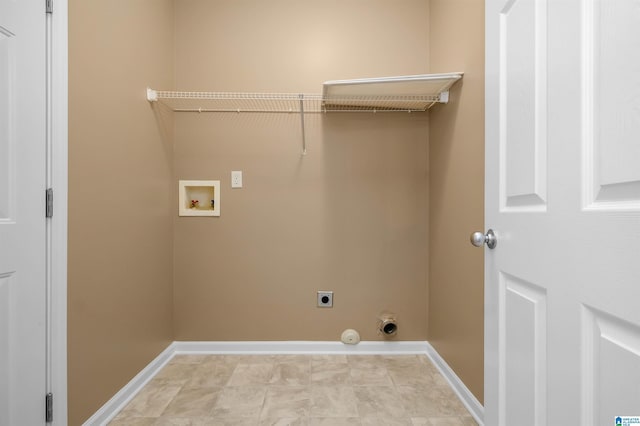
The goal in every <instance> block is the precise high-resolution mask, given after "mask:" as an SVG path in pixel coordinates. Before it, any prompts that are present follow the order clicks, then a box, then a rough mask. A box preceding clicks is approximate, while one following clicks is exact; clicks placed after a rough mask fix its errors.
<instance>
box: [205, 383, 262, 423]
mask: <svg viewBox="0 0 640 426" xmlns="http://www.w3.org/2000/svg"><path fill="white" fill-rule="evenodd" d="M266 392H267V388H266V387H249V386H237V387H232V386H228V387H226V388H224V389H223V390H222V393H221V394H220V396H219V398H218V400H217V401H216V403H215V405H214V407H213V410H212V411H211V416H212V417H216V418H227V417H253V418H256V419H257V418H259V417H260V412H261V411H262V405H263V404H264V397H265V393H266Z"/></svg>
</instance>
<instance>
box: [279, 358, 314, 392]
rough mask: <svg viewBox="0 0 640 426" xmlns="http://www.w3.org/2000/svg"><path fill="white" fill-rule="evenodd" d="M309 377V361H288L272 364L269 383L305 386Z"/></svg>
mask: <svg viewBox="0 0 640 426" xmlns="http://www.w3.org/2000/svg"><path fill="white" fill-rule="evenodd" d="M310 379H311V365H310V363H309V362H304V361H303V362H300V361H288V362H280V363H277V364H275V365H274V367H273V374H272V375H271V379H269V384H270V385H287V386H306V385H308V384H309V381H310Z"/></svg>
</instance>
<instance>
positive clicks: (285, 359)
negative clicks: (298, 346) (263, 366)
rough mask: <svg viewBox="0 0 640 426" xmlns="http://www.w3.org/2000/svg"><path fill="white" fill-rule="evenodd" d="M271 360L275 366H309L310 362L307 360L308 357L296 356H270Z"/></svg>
mask: <svg viewBox="0 0 640 426" xmlns="http://www.w3.org/2000/svg"><path fill="white" fill-rule="evenodd" d="M271 359H272V360H273V362H274V363H276V364H279V363H281V362H302V363H306V364H309V363H310V362H311V360H310V359H309V355H296V354H282V355H271Z"/></svg>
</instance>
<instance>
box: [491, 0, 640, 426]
mask: <svg viewBox="0 0 640 426" xmlns="http://www.w3.org/2000/svg"><path fill="white" fill-rule="evenodd" d="M485 23H486V199H485V202H486V206H485V220H486V227H487V228H493V230H494V231H495V233H496V235H497V246H496V247H495V249H493V250H489V249H487V248H485V274H486V275H485V298H486V299H485V424H486V425H488V426H496V425H518V426H527V425H569V424H572V425H573V424H575V425H583V426H588V425H594V426H606V425H615V424H616V423H615V417H617V416H633V415H635V416H640V54H639V52H640V0H487V1H486V21H485Z"/></svg>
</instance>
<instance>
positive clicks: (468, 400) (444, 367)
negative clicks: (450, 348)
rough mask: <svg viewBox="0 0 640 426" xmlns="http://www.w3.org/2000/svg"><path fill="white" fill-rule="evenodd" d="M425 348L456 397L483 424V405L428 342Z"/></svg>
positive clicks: (480, 425)
mask: <svg viewBox="0 0 640 426" xmlns="http://www.w3.org/2000/svg"><path fill="white" fill-rule="evenodd" d="M426 346H427V350H426V355H427V356H428V357H429V359H431V362H433V364H434V365H435V366H436V368H437V369H438V370H439V371H440V374H442V375H443V376H444V378H445V379H446V381H447V382H449V385H450V386H451V388H452V389H453V391H454V392H455V393H456V395H458V398H460V400H461V401H462V403H463V404H464V406H465V407H467V410H469V413H471V415H472V416H473V418H474V419H475V420H476V422H478V425H479V426H483V425H484V407H483V406H482V404H480V401H478V399H477V398H476V397H475V396H474V395H473V394H472V393H471V391H470V390H469V388H467V387H466V386H465V384H464V383H463V382H462V380H460V378H459V377H458V375H457V374H456V373H455V372H454V371H453V370H452V369H451V367H449V364H447V362H446V361H445V360H444V358H442V357H441V356H440V354H439V353H438V351H436V350H435V348H434V347H433V346H431V344H430V343H428V342H427V343H426Z"/></svg>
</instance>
